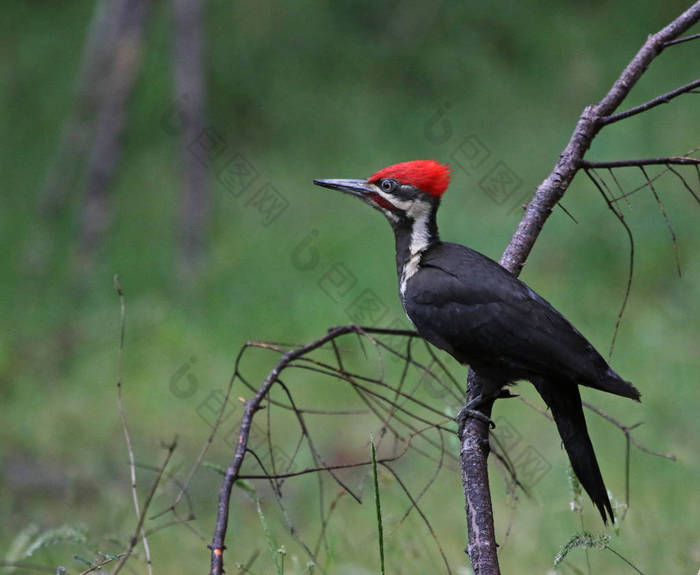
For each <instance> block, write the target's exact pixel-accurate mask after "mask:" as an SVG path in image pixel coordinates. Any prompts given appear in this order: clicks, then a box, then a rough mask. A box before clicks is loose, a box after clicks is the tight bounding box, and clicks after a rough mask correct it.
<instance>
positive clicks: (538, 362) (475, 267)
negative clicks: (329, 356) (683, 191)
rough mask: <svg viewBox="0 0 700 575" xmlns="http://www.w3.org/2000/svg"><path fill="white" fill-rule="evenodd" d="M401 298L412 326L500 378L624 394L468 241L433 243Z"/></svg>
mask: <svg viewBox="0 0 700 575" xmlns="http://www.w3.org/2000/svg"><path fill="white" fill-rule="evenodd" d="M420 264H421V265H420V267H419V270H418V271H417V272H416V273H415V274H414V275H413V276H411V278H410V279H408V280H407V282H406V289H405V291H404V293H403V295H402V298H401V299H402V302H403V305H404V308H405V310H406V313H407V315H408V317H409V318H410V319H411V321H412V322H413V323H414V325H415V326H416V329H417V330H418V332H419V333H420V334H421V335H422V336H423V337H424V338H425V339H427V340H428V341H429V342H430V343H432V344H433V345H435V346H436V347H439V348H441V349H444V350H445V351H447V352H448V353H449V354H451V355H452V356H453V357H454V358H455V359H457V360H458V361H460V362H461V363H464V364H469V365H471V366H472V367H473V368H474V369H475V370H477V371H478V372H480V373H482V374H483V375H484V376H486V377H488V379H492V380H496V381H498V382H501V385H505V384H506V383H509V382H512V381H515V380H518V379H528V380H530V379H532V378H536V377H537V378H539V377H545V378H553V379H566V380H567V381H569V382H570V383H577V384H580V385H586V386H588V387H594V388H596V389H601V390H603V391H609V392H611V393H620V394H621V395H628V396H629V391H628V390H629V387H628V385H626V382H622V384H621V385H620V384H619V383H618V382H621V381H622V380H621V379H620V377H619V376H618V375H617V374H616V373H615V372H613V371H612V370H611V369H610V368H609V367H608V364H607V363H606V361H605V360H604V359H603V358H602V357H601V355H600V354H599V353H598V352H597V351H596V350H595V348H594V347H593V346H592V345H591V344H590V343H589V342H588V340H586V338H585V337H583V335H581V333H580V332H579V331H578V330H577V329H576V328H575V327H574V326H573V325H571V324H570V323H569V322H568V321H567V320H566V319H565V318H564V317H563V316H562V315H561V314H560V313H559V312H558V311H557V310H556V309H554V308H553V307H552V306H551V305H550V304H549V303H548V302H547V301H546V300H545V299H543V298H542V297H540V296H539V295H538V294H537V293H536V292H534V291H533V290H532V289H530V288H529V287H528V286H527V285H526V284H525V283H523V282H522V281H520V280H519V279H517V278H515V277H514V276H513V275H511V274H510V273H509V272H508V271H506V270H505V269H504V268H502V267H501V266H500V265H499V264H498V263H496V262H495V261H493V260H492V259H490V258H488V257H486V256H485V255H483V254H481V253H479V252H477V251H474V250H472V249H470V248H468V247H465V246H461V245H458V244H452V243H443V242H439V241H438V242H435V243H434V244H432V245H431V246H430V247H429V248H428V249H426V250H425V252H424V253H423V254H422V257H421V261H420Z"/></svg>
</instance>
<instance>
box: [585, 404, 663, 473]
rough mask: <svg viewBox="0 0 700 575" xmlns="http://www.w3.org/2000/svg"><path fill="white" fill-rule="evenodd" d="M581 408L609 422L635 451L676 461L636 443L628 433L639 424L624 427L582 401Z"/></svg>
mask: <svg viewBox="0 0 700 575" xmlns="http://www.w3.org/2000/svg"><path fill="white" fill-rule="evenodd" d="M581 403H582V404H583V406H584V407H585V408H587V409H590V410H591V411H592V412H593V413H595V414H596V415H599V416H600V417H602V418H603V419H605V420H606V421H609V422H610V423H612V424H613V425H614V426H615V427H617V428H618V429H619V430H620V431H622V433H624V434H625V435H626V436H627V437H628V438H629V441H630V443H631V444H632V445H634V446H635V447H636V448H637V449H639V450H640V451H643V452H644V453H648V454H649V455H654V456H656V457H663V458H664V459H668V460H670V461H676V456H675V455H673V454H672V453H662V452H660V451H654V450H653V449H649V448H648V447H646V446H645V445H643V444H641V443H640V442H639V441H637V440H636V439H635V438H634V437H633V436H632V434H631V433H630V432H631V431H632V430H633V429H636V428H637V427H639V425H640V424H636V425H625V424H624V423H620V422H619V421H618V420H617V419H615V418H614V417H612V416H611V415H609V414H607V413H605V412H604V411H603V410H601V409H598V408H597V407H596V406H595V405H593V404H591V403H588V402H587V401H582V402H581Z"/></svg>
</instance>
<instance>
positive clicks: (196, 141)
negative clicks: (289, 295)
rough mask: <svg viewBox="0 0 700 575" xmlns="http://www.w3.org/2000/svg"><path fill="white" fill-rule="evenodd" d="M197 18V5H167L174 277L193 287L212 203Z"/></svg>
mask: <svg viewBox="0 0 700 575" xmlns="http://www.w3.org/2000/svg"><path fill="white" fill-rule="evenodd" d="M202 13H203V2H202V0H173V17H174V27H175V38H174V42H173V44H174V54H173V66H174V76H175V77H174V83H175V100H176V103H175V106H176V107H177V112H178V114H179V115H180V118H181V120H182V130H181V133H180V136H181V154H182V169H183V185H184V188H183V190H182V202H181V207H180V210H181V211H180V222H179V225H180V238H179V261H178V272H179V276H180V279H181V280H182V281H184V282H185V283H192V282H193V281H194V279H195V275H196V271H197V270H198V269H199V267H200V264H201V263H202V259H203V256H204V246H205V240H206V238H205V236H206V230H207V224H208V221H209V216H210V212H211V201H212V200H211V182H210V179H209V176H210V174H209V161H208V158H207V156H206V145H207V143H206V141H203V139H206V133H205V130H204V117H205V108H206V88H205V79H204V69H203V61H204V41H203V33H202ZM193 146H196V147H197V149H194V148H193ZM199 151H203V152H205V154H204V155H202V154H200V153H199Z"/></svg>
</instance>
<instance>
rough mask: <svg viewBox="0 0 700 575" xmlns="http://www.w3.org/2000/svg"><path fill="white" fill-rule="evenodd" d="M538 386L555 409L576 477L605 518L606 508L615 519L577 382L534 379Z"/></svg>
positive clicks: (605, 521) (547, 401) (548, 403)
mask: <svg viewBox="0 0 700 575" xmlns="http://www.w3.org/2000/svg"><path fill="white" fill-rule="evenodd" d="M535 387H536V388H537V391H538V392H539V393H540V395H541V396H542V399H544V401H545V403H546V404H547V405H548V406H549V408H550V410H551V411H552V415H553V416H554V421H555V423H556V424H557V429H558V430H559V435H560V436H561V439H562V442H563V443H564V448H565V449H566V452H567V454H568V455H569V461H571V467H572V468H573V470H574V473H575V474H576V477H578V479H579V481H580V482H581V485H582V486H583V488H584V489H585V490H586V493H588V495H589V496H590V498H591V499H592V501H593V503H594V504H595V505H596V507H597V508H598V511H600V514H601V516H602V517H603V522H604V523H607V517H606V512H607V516H609V517H610V519H611V520H612V521H614V520H615V519H614V516H613V510H612V505H611V504H610V499H609V498H608V492H607V490H606V488H605V483H604V482H603V477H602V475H601V473H600V468H599V467H598V460H597V459H596V456H595V451H594V450H593V444H592V443H591V438H590V437H589V436H588V429H587V427H586V419H585V417H584V415H583V407H582V405H581V395H580V393H579V390H578V386H577V385H576V384H572V383H568V382H558V383H552V382H545V381H539V382H535Z"/></svg>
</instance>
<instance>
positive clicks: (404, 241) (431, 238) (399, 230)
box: [391, 200, 440, 279]
mask: <svg viewBox="0 0 700 575" xmlns="http://www.w3.org/2000/svg"><path fill="white" fill-rule="evenodd" d="M438 206H439V201H437V200H436V201H435V203H433V204H431V210H430V213H429V214H428V217H427V221H426V225H425V226H423V224H422V223H421V222H417V221H415V220H414V219H413V218H410V217H408V216H401V217H400V218H399V219H398V220H396V221H392V222H391V227H392V228H393V229H394V237H395V238H396V270H397V272H398V274H399V279H400V278H401V275H402V272H403V268H404V266H405V265H406V263H407V262H408V261H409V260H410V259H411V257H412V256H415V255H416V253H415V250H416V247H420V248H422V249H421V250H420V251H425V249H427V248H428V247H429V246H431V245H433V244H435V243H437V242H439V241H440V235H439V234H438V227H437V219H436V215H437V209H438ZM419 227H421V228H423V227H425V230H426V231H427V235H426V236H425V237H426V238H427V243H425V245H422V246H416V242H414V241H413V239H414V237H415V236H417V235H418V234H421V230H418V229H417V228H419ZM421 243H422V242H421ZM412 244H413V245H412ZM412 249H413V250H414V253H411V251H412Z"/></svg>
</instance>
